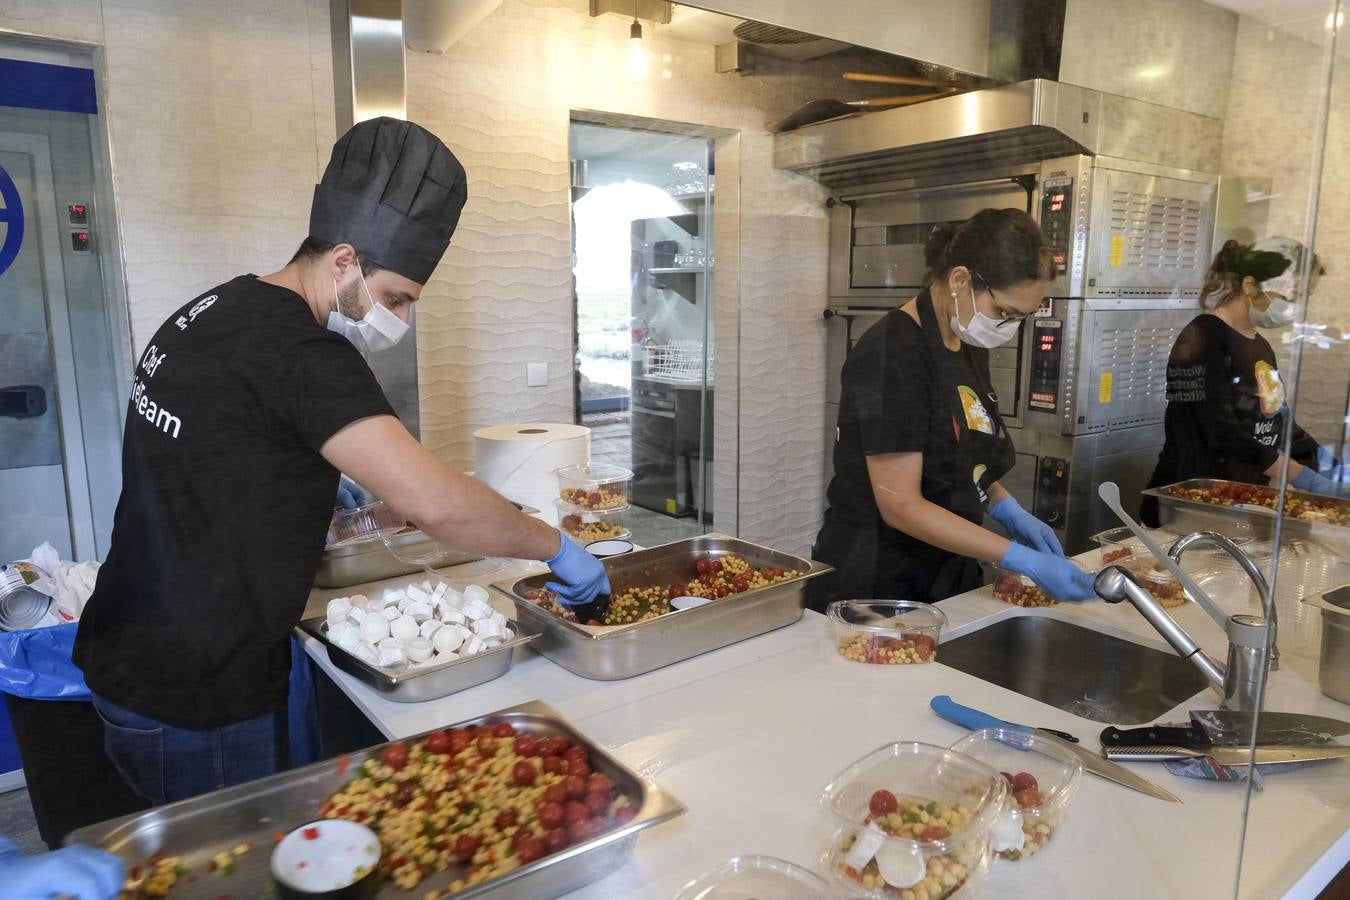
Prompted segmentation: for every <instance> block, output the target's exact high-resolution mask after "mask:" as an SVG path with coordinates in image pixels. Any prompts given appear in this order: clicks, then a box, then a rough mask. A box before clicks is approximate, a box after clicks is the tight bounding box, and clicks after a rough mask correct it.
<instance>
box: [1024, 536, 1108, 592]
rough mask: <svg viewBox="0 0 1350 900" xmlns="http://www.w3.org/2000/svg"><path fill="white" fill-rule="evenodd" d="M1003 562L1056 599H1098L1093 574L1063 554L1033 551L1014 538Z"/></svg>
mask: <svg viewBox="0 0 1350 900" xmlns="http://www.w3.org/2000/svg"><path fill="white" fill-rule="evenodd" d="M1000 565H1001V566H1003V568H1005V569H1011V570H1012V571H1014V572H1016V573H1017V574H1019V575H1025V576H1027V577H1028V578H1030V579H1031V580H1032V581H1034V582H1036V586H1037V587H1038V588H1040V589H1041V590H1043V591H1045V592H1046V593H1047V594H1049V595H1050V596H1051V597H1054V598H1055V599H1056V600H1096V599H1097V592H1096V591H1095V590H1093V588H1092V581H1093V576H1092V575H1091V574H1089V573H1087V572H1084V571H1083V570H1082V569H1080V568H1078V567H1077V566H1075V565H1074V564H1073V563H1071V562H1069V561H1068V560H1067V559H1065V558H1064V557H1062V556H1055V555H1054V554H1053V553H1043V552H1041V551H1039V550H1032V549H1031V548H1030V547H1025V546H1023V545H1022V544H1019V543H1017V542H1016V541H1013V542H1012V543H1010V544H1009V545H1008V552H1007V553H1005V554H1004V555H1003V562H1002V563H1000Z"/></svg>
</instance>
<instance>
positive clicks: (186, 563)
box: [74, 275, 393, 728]
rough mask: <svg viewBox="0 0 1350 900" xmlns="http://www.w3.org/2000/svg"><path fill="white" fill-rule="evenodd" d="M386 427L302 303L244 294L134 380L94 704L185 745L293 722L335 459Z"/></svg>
mask: <svg viewBox="0 0 1350 900" xmlns="http://www.w3.org/2000/svg"><path fill="white" fill-rule="evenodd" d="M377 415H393V410H392V409H391V408H390V406H389V403H388V401H387V400H386V399H385V397H384V393H383V392H382V391H381V390H380V386H379V384H378V383H377V382H376V380H375V376H374V374H372V372H371V371H370V367H369V366H368V365H366V362H365V360H364V359H362V357H361V354H360V353H358V352H357V350H356V348H355V347H353V346H352V345H351V344H350V343H349V342H348V341H347V340H346V339H345V338H343V337H341V336H340V335H337V334H335V333H333V332H331V331H328V330H327V329H325V328H324V327H323V326H322V325H320V324H319V323H318V322H316V321H315V319H314V315H313V313H311V312H310V309H309V306H308V305H307V304H306V303H305V301H304V299H303V298H301V297H300V296H299V295H298V294H296V293H294V292H292V291H289V290H286V289H285V288H281V287H277V286H275V285H271V284H268V283H266V282H262V281H259V280H257V279H256V278H255V277H253V276H252V275H246V276H241V277H239V278H236V279H234V280H233V281H230V282H227V283H226V284H223V285H220V286H219V287H217V288H214V289H212V290H211V291H208V292H207V293H206V294H204V295H202V296H201V297H198V298H197V299H195V300H193V301H192V302H190V303H188V304H187V305H185V306H184V307H182V308H181V309H180V310H178V311H177V312H176V313H174V314H173V315H172V316H170V317H169V319H168V320H167V321H166V322H165V323H164V324H163V325H161V326H160V328H159V330H158V331H157V332H155V336H154V338H153V339H152V340H151V342H150V346H149V347H148V348H147V349H146V351H145V353H144V355H143V356H142V357H141V360H140V363H139V365H138V366H137V368H136V372H135V375H134V380H133V384H132V393H131V403H130V406H129V408H128V411H127V423H126V432H125V436H124V439H123V448H122V496H121V499H120V500H119V501H118V504H117V513H116V517H115V519H114V522H113V537H112V546H111V549H110V550H109V551H108V558H107V561H106V562H105V563H104V564H103V567H102V568H101V569H100V570H99V574H98V582H97V585H96V587H95V588H94V593H93V596H92V597H91V598H90V600H89V603H88V605H87V606H86V607H85V609H84V613H83V616H82V617H81V621H80V629H79V634H78V637H77V638H76V642H75V653H74V659H75V662H76V664H77V665H79V667H80V668H81V669H83V670H84V674H85V679H86V681H87V682H88V684H89V687H90V689H91V690H93V691H94V693H96V694H99V695H100V696H102V697H105V698H107V699H108V700H110V701H112V702H113V703H115V704H117V705H119V706H123V707H125V708H127V709H130V710H132V711H133V712H137V713H140V714H141V715H145V716H149V717H151V718H154V719H158V720H159V721H162V722H165V723H167V724H170V725H174V726H178V727H182V728H209V727H215V726H219V725H225V724H230V723H234V722H240V721H243V720H245V719H249V718H253V717H255V716H259V715H262V714H264V713H267V712H271V711H274V710H276V709H279V708H280V707H281V706H282V705H283V704H284V703H285V700H286V693H287V682H288V677H289V673H290V650H289V645H288V635H289V633H290V630H291V628H293V627H294V625H295V623H296V622H297V621H298V620H299V618H300V615H301V613H302V612H303V610H304V607H305V603H306V600H307V598H308V595H309V590H310V587H311V585H312V584H313V580H314V572H315V569H316V568H317V567H318V564H319V559H320V556H321V554H322V553H323V547H324V542H325V539H326V535H327V526H328V521H329V518H330V517H331V516H332V510H333V499H334V496H335V494H336V492H337V482H338V472H337V471H336V470H335V469H334V468H333V467H332V466H331V465H329V464H328V462H327V461H325V460H324V458H323V457H322V456H320V455H319V448H320V447H321V446H322V445H323V444H324V442H325V441H327V440H328V439H329V438H330V437H332V436H333V435H334V434H336V433H337V432H338V431H340V430H341V429H342V428H343V427H345V426H347V425H349V424H351V423H352V422H355V421H357V420H358V419H363V418H366V417H369V416H377Z"/></svg>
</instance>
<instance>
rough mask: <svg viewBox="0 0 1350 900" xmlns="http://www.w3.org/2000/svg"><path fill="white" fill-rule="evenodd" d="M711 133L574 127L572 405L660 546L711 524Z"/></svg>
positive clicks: (642, 528) (641, 537)
mask: <svg viewBox="0 0 1350 900" xmlns="http://www.w3.org/2000/svg"><path fill="white" fill-rule="evenodd" d="M713 151H714V142H713V141H712V140H710V139H708V138H707V137H702V136H693V135H684V134H671V133H666V132H664V131H655V130H647V129H641V128H631V127H616V126H611V125H599V124H593V123H589V122H577V121H574V122H573V123H572V127H571V158H572V225H573V231H572V235H573V283H574V298H575V321H576V342H575V347H576V356H575V389H576V414H577V421H578V422H579V423H580V424H584V425H587V426H589V427H590V428H591V429H592V433H591V459H592V461H593V462H597V463H607V464H612V465H617V466H621V467H623V468H626V469H631V470H632V471H633V483H632V488H631V498H630V500H631V504H630V507H629V509H628V510H627V511H626V516H625V518H626V521H625V523H624V524H625V526H626V527H627V529H628V530H630V531H631V532H632V534H633V540H635V541H637V542H638V543H640V544H645V545H654V544H661V543H667V542H669V541H673V540H679V539H681V538H684V537H689V536H691V535H695V534H701V533H703V532H705V531H707V530H708V529H709V528H710V527H711V526H712V524H713V514H712V510H713V499H714V498H713V483H712V477H711V476H712V465H713V452H712V448H713V400H714V384H713V368H712V363H713V352H712V348H713V347H714V346H715V335H714V334H713V327H714V325H713V322H714V319H713V315H714V311H713V309H712V306H713V296H714V287H713V279H714V277H715V274H714V273H715V266H716V260H715V259H714V257H713V252H712V248H713V246H714V244H713V233H712V229H713V188H714V178H715V173H714V172H713V166H714V162H713V160H714V153H713Z"/></svg>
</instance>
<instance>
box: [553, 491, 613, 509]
mask: <svg viewBox="0 0 1350 900" xmlns="http://www.w3.org/2000/svg"><path fill="white" fill-rule="evenodd" d="M558 496H559V497H561V498H562V499H563V502H565V503H570V504H572V505H573V506H576V507H580V508H581V509H619V508H621V507H624V506H627V505H628V496H627V495H626V494H625V493H624V492H623V491H616V490H614V489H613V488H607V487H603V486H601V487H596V488H593V489H591V490H587V489H586V488H563V489H562V490H561V491H559V492H558Z"/></svg>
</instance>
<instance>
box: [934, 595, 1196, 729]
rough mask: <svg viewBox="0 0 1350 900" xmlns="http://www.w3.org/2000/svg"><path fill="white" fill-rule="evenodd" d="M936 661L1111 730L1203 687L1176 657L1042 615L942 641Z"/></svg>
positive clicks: (1155, 713)
mask: <svg viewBox="0 0 1350 900" xmlns="http://www.w3.org/2000/svg"><path fill="white" fill-rule="evenodd" d="M938 662H940V663H943V664H944V665H948V666H951V667H952V668H953V669H958V670H960V671H962V672H965V673H966V674H967V675H974V676H975V677H976V678H980V679H983V680H985V681H988V682H990V683H992V684H997V685H999V686H1000V687H1005V688H1007V689H1008V690H1010V691H1016V692H1017V693H1019V694H1021V695H1023V696H1024V697H1031V698H1032V699H1033V700H1040V701H1041V702H1042V703H1048V704H1050V705H1051V706H1055V707H1058V708H1059V709H1062V710H1064V711H1065V712H1070V713H1073V714H1074V715H1076V716H1082V717H1083V718H1085V719H1093V720H1095V721H1098V722H1105V723H1109V724H1112V725H1142V724H1144V723H1147V722H1152V721H1153V720H1154V719H1156V718H1158V716H1160V715H1162V714H1163V713H1165V712H1167V711H1168V710H1169V709H1172V708H1173V707H1175V706H1177V705H1178V704H1179V703H1181V702H1182V701H1184V700H1186V699H1188V698H1190V697H1192V696H1194V695H1195V694H1197V693H1198V692H1200V691H1202V690H1204V689H1205V688H1206V687H1207V683H1206V681H1205V677H1204V675H1202V674H1200V672H1199V671H1198V670H1197V669H1196V668H1195V666H1193V665H1191V664H1190V663H1189V662H1187V661H1185V660H1183V659H1182V658H1181V657H1179V656H1177V655H1176V654H1174V653H1169V652H1164V651H1162V650H1155V649H1153V648H1152V647H1145V646H1143V645H1142V644H1136V643H1134V642H1132V641H1126V640H1121V639H1120V638H1118V637H1113V636H1111V635H1109V634H1102V633H1101V632H1098V631H1093V630H1091V629H1089V628H1083V627H1082V626H1079V625H1073V624H1071V623H1069V622H1064V621H1061V620H1059V619H1052V618H1048V617H1044V616H1014V617H1012V618H1008V619H1003V620H1001V621H999V622H995V623H994V624H992V625H988V626H986V627H984V628H981V629H980V630H979V631H973V632H971V633H970V634H967V635H962V636H961V637H958V638H953V639H952V640H950V641H944V642H943V643H942V648H941V649H940V650H939V652H938ZM1023 724H1026V725H1033V726H1034V725H1037V724H1039V723H1037V722H1025V723H1023Z"/></svg>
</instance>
